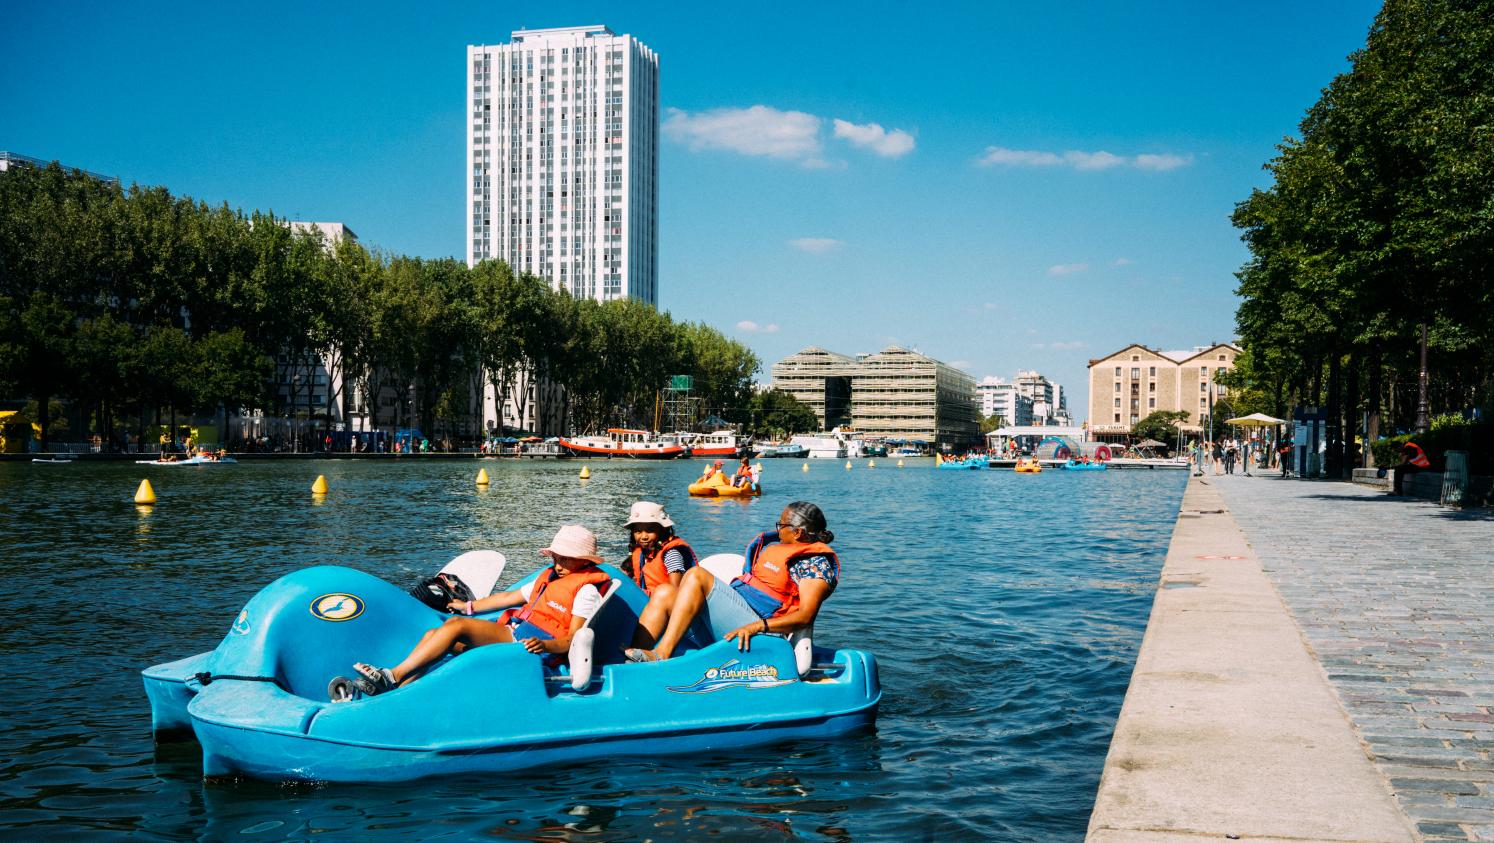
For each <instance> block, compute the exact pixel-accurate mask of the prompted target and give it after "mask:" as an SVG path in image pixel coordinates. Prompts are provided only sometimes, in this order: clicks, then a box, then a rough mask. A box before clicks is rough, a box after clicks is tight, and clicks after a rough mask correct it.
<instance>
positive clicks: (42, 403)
mask: <svg viewBox="0 0 1494 843" xmlns="http://www.w3.org/2000/svg"><path fill="white" fill-rule="evenodd" d="M36 425H37V427H40V428H41V450H43V451H45V450H47V447H48V444H49V440H50V439H51V435H52V434H51V430H52V396H51V395H49V394H45V393H44V394H41V395H38V396H36ZM26 438H27V439H28V440H29V439H30V438H31V437H30V436H27V437H26Z"/></svg>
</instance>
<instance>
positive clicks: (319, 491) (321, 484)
mask: <svg viewBox="0 0 1494 843" xmlns="http://www.w3.org/2000/svg"><path fill="white" fill-rule="evenodd" d="M311 493H312V494H313V495H325V494H327V475H325V474H318V475H317V476H316V482H315V483H312V484H311Z"/></svg>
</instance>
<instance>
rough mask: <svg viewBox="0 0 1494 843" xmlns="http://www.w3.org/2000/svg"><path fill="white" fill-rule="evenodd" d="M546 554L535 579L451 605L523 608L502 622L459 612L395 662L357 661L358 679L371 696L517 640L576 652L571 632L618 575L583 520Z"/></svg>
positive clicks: (458, 608)
mask: <svg viewBox="0 0 1494 843" xmlns="http://www.w3.org/2000/svg"><path fill="white" fill-rule="evenodd" d="M540 554H541V555H543V556H546V557H548V558H549V559H550V562H551V564H550V567H549V568H547V569H545V570H544V571H541V572H540V575H539V576H538V577H536V578H535V579H534V580H533V581H532V582H530V583H528V584H527V585H524V586H523V587H521V588H517V589H515V590H513V591H502V592H499V593H497V594H491V595H488V596H487V597H484V598H482V599H481V600H469V601H466V602H460V601H456V600H453V601H452V602H451V604H450V605H449V606H447V609H448V610H449V611H452V612H460V613H461V614H463V615H471V614H473V613H474V612H487V611H491V610H493V609H507V608H511V607H521V608H519V609H518V611H508V612H504V613H503V614H502V615H500V616H499V617H498V620H496V621H487V620H483V619H481V618H473V617H458V618H451V619H449V620H447V621H446V623H444V624H442V625H440V626H438V627H436V628H435V629H432V630H430V631H429V632H427V633H425V635H424V636H423V637H422V638H421V639H420V643H419V644H416V645H415V649H414V650H411V651H410V655H408V656H406V657H405V660H404V661H402V662H400V663H399V664H397V665H395V666H394V667H390V668H383V667H374V666H373V665H371V664H365V663H363V662H359V663H357V664H355V665H353V670H355V671H357V673H358V678H357V679H354V680H353V682H352V684H353V685H354V686H355V687H357V688H358V690H360V691H362V692H363V693H364V694H365V695H369V696H371V695H373V694H382V693H384V692H385V691H390V690H393V689H394V688H397V687H399V686H400V685H403V684H405V683H406V682H411V681H414V680H415V679H416V678H418V677H419V676H420V674H421V673H423V672H424V671H425V669H426V668H428V667H430V666H431V665H433V664H435V663H436V662H439V661H440V660H441V659H442V658H444V657H446V656H447V655H448V654H450V655H455V654H458V653H462V652H465V651H467V650H470V649H472V648H473V647H482V646H484V645H486V644H509V643H514V642H517V643H519V644H523V645H524V649H526V650H528V651H529V652H531V653H535V654H540V655H545V654H552V655H553V654H560V653H564V652H566V651H567V650H569V649H570V646H571V636H572V635H575V634H576V632H577V631H578V630H580V629H581V627H582V626H583V625H584V624H585V623H586V621H587V619H588V618H590V617H591V616H592V614H594V613H595V612H596V610H597V606H598V605H599V604H600V603H601V602H602V594H603V592H604V591H605V589H606V588H607V586H608V584H609V583H610V582H611V578H610V577H608V576H607V574H606V573H605V572H604V571H602V570H601V569H600V568H598V567H597V563H599V562H601V561H602V557H600V556H598V555H597V537H596V536H595V535H594V534H593V533H592V532H591V531H590V530H588V529H586V528H585V527H582V526H581V525H579V524H567V525H566V526H564V527H561V528H560V529H559V530H558V531H557V532H556V533H555V538H554V539H552V540H551V541H550V546H549V547H546V548H544V549H543V550H541V551H540ZM333 686H334V687H346V685H345V684H343V685H340V686H339V683H338V681H337V680H333ZM341 699H348V697H347V696H345V695H343V696H341V698H340V699H338V698H336V697H334V702H338V701H341Z"/></svg>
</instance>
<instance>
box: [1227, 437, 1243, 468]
mask: <svg viewBox="0 0 1494 843" xmlns="http://www.w3.org/2000/svg"><path fill="white" fill-rule="evenodd" d="M1239 458H1240V452H1239V451H1238V450H1236V449H1235V443H1233V442H1231V443H1229V447H1228V448H1226V449H1225V451H1224V473H1225V474H1234V473H1235V461H1236V460H1238V459H1239Z"/></svg>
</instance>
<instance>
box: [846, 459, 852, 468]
mask: <svg viewBox="0 0 1494 843" xmlns="http://www.w3.org/2000/svg"><path fill="white" fill-rule="evenodd" d="M850 470H851V461H850V460H846V471H850Z"/></svg>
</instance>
